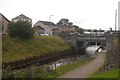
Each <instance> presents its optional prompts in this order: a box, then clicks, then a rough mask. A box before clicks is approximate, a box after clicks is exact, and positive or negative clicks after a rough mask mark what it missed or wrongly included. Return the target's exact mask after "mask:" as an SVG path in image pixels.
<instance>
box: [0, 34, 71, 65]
mask: <svg viewBox="0 0 120 80" xmlns="http://www.w3.org/2000/svg"><path fill="white" fill-rule="evenodd" d="M68 49H70V45H69V44H68V43H66V42H65V41H64V40H63V39H62V38H60V37H57V36H35V37H34V39H31V40H20V39H17V38H11V37H9V36H5V35H4V36H3V44H2V59H3V60H2V61H3V63H6V62H12V61H16V60H21V59H26V58H30V57H33V56H40V55H44V54H50V53H57V52H60V51H64V50H68Z"/></svg>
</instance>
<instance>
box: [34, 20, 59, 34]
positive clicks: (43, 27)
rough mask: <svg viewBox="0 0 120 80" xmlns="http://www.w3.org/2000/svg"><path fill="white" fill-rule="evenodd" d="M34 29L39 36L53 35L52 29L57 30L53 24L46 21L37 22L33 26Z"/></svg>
mask: <svg viewBox="0 0 120 80" xmlns="http://www.w3.org/2000/svg"><path fill="white" fill-rule="evenodd" d="M33 27H34V29H35V30H36V34H38V35H41V34H43V33H44V34H45V35H49V36H52V35H53V29H54V28H57V26H56V25H55V24H54V23H53V22H48V21H38V22H37V23H35V24H34V25H33Z"/></svg>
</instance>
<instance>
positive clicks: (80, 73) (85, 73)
mask: <svg viewBox="0 0 120 80" xmlns="http://www.w3.org/2000/svg"><path fill="white" fill-rule="evenodd" d="M105 55H106V54H105V53H98V55H97V56H96V58H95V59H94V60H92V61H91V62H89V63H88V64H86V65H83V66H81V67H79V68H77V69H74V70H72V71H69V72H67V73H65V74H63V75H61V76H59V77H58V78H89V77H90V76H91V75H92V74H93V73H94V72H95V71H97V70H98V69H99V68H100V67H101V66H102V65H103V64H104V62H105Z"/></svg>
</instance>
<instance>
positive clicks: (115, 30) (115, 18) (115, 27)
mask: <svg viewBox="0 0 120 80" xmlns="http://www.w3.org/2000/svg"><path fill="white" fill-rule="evenodd" d="M116 25H117V10H115V31H116Z"/></svg>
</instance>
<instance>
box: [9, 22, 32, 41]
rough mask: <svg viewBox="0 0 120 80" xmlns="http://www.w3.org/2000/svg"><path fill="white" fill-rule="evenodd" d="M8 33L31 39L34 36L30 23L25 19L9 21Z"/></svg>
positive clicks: (12, 35)
mask: <svg viewBox="0 0 120 80" xmlns="http://www.w3.org/2000/svg"><path fill="white" fill-rule="evenodd" d="M8 30H9V35H10V36H11V37H18V38H20V39H31V38H33V36H34V30H33V28H32V24H31V23H29V22H27V21H18V22H16V23H14V22H11V23H9V25H8Z"/></svg>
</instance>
